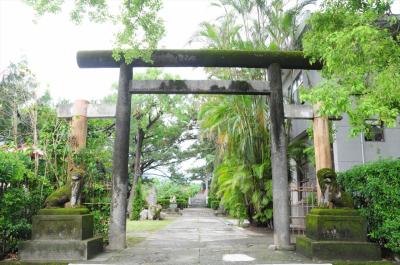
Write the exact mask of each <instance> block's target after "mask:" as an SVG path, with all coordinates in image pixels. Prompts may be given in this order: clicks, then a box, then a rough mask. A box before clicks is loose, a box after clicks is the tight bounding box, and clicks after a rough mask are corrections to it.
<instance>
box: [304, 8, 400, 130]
mask: <svg viewBox="0 0 400 265" xmlns="http://www.w3.org/2000/svg"><path fill="white" fill-rule="evenodd" d="M391 3H392V1H379V0H375V1H362V0H351V1H350V0H348V1H336V0H332V1H325V2H324V4H323V6H322V9H321V11H319V12H315V13H313V14H312V16H311V17H310V19H309V20H308V24H309V30H308V32H307V33H306V34H305V36H304V39H303V46H304V52H305V54H306V55H308V56H310V57H311V58H313V60H314V61H316V60H322V61H323V65H324V67H323V70H322V76H323V77H324V81H323V82H321V83H320V84H319V85H318V86H317V87H315V88H313V89H312V90H307V91H306V90H304V91H303V93H304V95H303V99H305V100H308V101H310V102H312V103H318V104H320V105H321V108H320V112H321V113H322V114H324V115H334V116H339V115H341V114H342V113H347V114H348V115H349V117H350V123H351V126H352V133H353V134H357V133H359V132H362V131H366V130H367V131H368V125H367V124H366V123H365V120H366V119H378V120H380V121H383V122H384V123H385V125H386V126H389V127H393V126H394V125H395V124H396V119H397V117H398V115H399V113H400V87H399V86H398V84H399V82H400V73H399V71H398V69H400V46H399V31H398V25H399V24H398V20H397V18H396V17H394V16H392V15H391V12H390V4H391ZM396 25H397V26H396Z"/></svg>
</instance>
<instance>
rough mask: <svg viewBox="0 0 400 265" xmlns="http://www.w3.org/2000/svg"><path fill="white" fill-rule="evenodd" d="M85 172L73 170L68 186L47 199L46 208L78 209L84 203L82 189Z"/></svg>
mask: <svg viewBox="0 0 400 265" xmlns="http://www.w3.org/2000/svg"><path fill="white" fill-rule="evenodd" d="M84 173H85V172H84V171H83V170H82V169H81V168H79V167H76V168H74V169H73V170H72V172H71V176H70V179H69V180H68V182H67V184H65V185H64V186H62V187H60V188H58V189H57V190H55V191H54V192H53V193H51V194H50V195H49V197H47V199H46V201H45V207H46V208H59V207H61V208H63V207H65V206H66V205H68V204H69V205H68V206H67V207H71V206H72V207H76V206H79V205H80V204H81V202H82V188H83V176H84Z"/></svg>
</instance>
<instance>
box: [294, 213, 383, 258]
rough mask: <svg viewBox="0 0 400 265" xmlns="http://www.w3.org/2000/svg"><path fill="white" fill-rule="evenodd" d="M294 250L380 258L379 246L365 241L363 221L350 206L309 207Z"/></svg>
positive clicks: (312, 255)
mask: <svg viewBox="0 0 400 265" xmlns="http://www.w3.org/2000/svg"><path fill="white" fill-rule="evenodd" d="M296 251H297V252H298V253H300V254H303V255H305V256H307V257H310V258H316V259H320V260H363V261H364V260H380V259H381V250H380V247H379V246H378V245H376V244H373V243H369V242H367V227H366V221H365V220H364V218H362V217H361V216H360V215H359V214H358V212H357V211H356V210H353V209H340V208H338V209H312V210H311V212H310V214H309V215H307V217H306V236H301V237H297V238H296Z"/></svg>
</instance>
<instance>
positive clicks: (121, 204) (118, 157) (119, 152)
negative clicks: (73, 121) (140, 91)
mask: <svg viewBox="0 0 400 265" xmlns="http://www.w3.org/2000/svg"><path fill="white" fill-rule="evenodd" d="M131 79H132V67H130V66H128V65H126V64H125V63H121V64H120V70H119V84H118V97H117V107H116V111H115V141H114V154H113V171H112V175H113V178H112V179H113V183H112V201H111V222H110V231H109V243H110V245H109V249H113V250H120V249H124V248H126V208H127V205H128V204H127V196H128V156H129V129H130V124H131V118H130V117H131V95H130V94H129V81H130V80H131Z"/></svg>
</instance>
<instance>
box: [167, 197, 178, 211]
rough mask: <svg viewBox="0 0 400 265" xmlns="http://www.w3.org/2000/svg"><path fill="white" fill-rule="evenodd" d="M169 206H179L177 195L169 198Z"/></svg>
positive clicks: (171, 207) (173, 207)
mask: <svg viewBox="0 0 400 265" xmlns="http://www.w3.org/2000/svg"><path fill="white" fill-rule="evenodd" d="M169 208H170V209H176V208H178V204H177V203H176V197H175V195H174V196H172V197H171V198H170V199H169Z"/></svg>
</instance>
